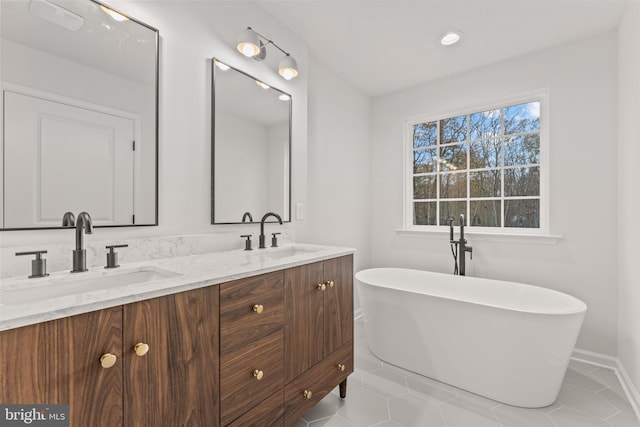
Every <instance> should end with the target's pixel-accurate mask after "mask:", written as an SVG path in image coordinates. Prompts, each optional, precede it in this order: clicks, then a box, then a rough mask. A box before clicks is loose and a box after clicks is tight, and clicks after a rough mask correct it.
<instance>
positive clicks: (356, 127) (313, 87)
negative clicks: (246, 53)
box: [293, 58, 372, 304]
mask: <svg viewBox="0 0 640 427" xmlns="http://www.w3.org/2000/svg"><path fill="white" fill-rule="evenodd" d="M309 68H310V71H309V73H310V80H309V171H308V180H309V204H308V207H307V209H305V215H306V218H307V224H308V228H307V229H306V231H305V232H304V234H302V233H300V234H298V236H297V237H299V240H301V241H306V242H315V243H321V244H330V245H338V246H349V247H354V248H356V255H355V261H354V264H355V265H354V269H355V271H358V270H359V269H361V268H365V267H368V266H369V264H370V246H371V236H370V233H369V231H370V227H369V224H370V218H371V212H370V200H371V191H372V187H371V180H370V176H371V175H370V171H371V167H370V164H371V143H370V130H371V118H370V112H371V111H370V105H371V101H370V99H369V98H368V97H366V96H365V95H363V94H362V93H360V92H359V91H358V90H356V89H354V88H353V87H352V86H350V85H348V84H347V83H345V82H344V81H343V80H342V79H341V78H339V77H338V76H336V75H335V74H334V73H333V72H332V71H330V70H329V69H328V68H327V67H325V66H324V65H323V64H322V63H320V62H319V61H317V60H314V59H313V58H311V60H310V67H309ZM293 215H294V217H295V206H294V212H293ZM357 303H358V302H357V301H356V304H357Z"/></svg>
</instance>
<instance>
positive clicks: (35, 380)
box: [0, 255, 353, 427]
mask: <svg viewBox="0 0 640 427" xmlns="http://www.w3.org/2000/svg"><path fill="white" fill-rule="evenodd" d="M102 356H104V358H102ZM101 358H102V359H101ZM351 372H353V256H352V255H348V256H344V257H340V258H335V259H329V260H325V261H321V262H315V263H312V264H307V265H302V266H298V267H293V268H289V269H285V270H280V271H276V272H272V273H266V274H262V275H259V276H255V277H249V278H245V279H240V280H235V281H232V282H227V283H222V284H220V285H219V286H208V287H203V288H199V289H195V290H191V291H185V292H180V293H176V294H172V295H167V296H163V297H159V298H152V299H148V300H143V301H140V302H135V303H131V304H126V305H123V306H118V307H113V308H107V309H103V310H98V311H94V312H90V313H86V314H80V315H76V316H71V317H67V318H63V319H59V320H53V321H49V322H44V323H39V324H34V325H31V326H25V327H21V328H16V329H11V330H7V331H3V332H0V386H1V388H0V403H4V404H7V403H21V404H69V410H70V416H69V421H70V423H69V425H70V426H72V427H87V426H91V427H102V426H104V427H116V426H122V427H164V426H166V427H176V426H194V427H197V426H201V427H205V426H206V427H216V426H218V425H222V426H233V427H248V426H260V427H271V426H273V427H275V426H278V427H283V426H290V425H292V424H294V423H295V422H296V421H297V420H298V419H299V418H300V416H302V415H303V414H304V413H305V412H306V411H307V410H308V409H310V408H311V407H312V406H314V405H315V404H316V403H317V402H318V401H320V400H321V399H322V397H324V396H325V395H326V394H327V393H329V392H330V391H331V390H332V389H333V388H335V387H336V386H337V385H338V384H340V386H341V393H343V392H345V390H346V378H347V376H348V375H349V374H350V373H351Z"/></svg>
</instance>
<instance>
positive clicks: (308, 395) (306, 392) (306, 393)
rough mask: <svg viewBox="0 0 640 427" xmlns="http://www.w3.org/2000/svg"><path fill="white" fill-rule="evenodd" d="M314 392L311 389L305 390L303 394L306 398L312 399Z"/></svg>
mask: <svg viewBox="0 0 640 427" xmlns="http://www.w3.org/2000/svg"><path fill="white" fill-rule="evenodd" d="M312 394H313V393H311V390H305V391H303V392H302V396H303V397H305V398H306V399H311V395H312Z"/></svg>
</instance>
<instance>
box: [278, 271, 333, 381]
mask: <svg viewBox="0 0 640 427" xmlns="http://www.w3.org/2000/svg"><path fill="white" fill-rule="evenodd" d="M322 276H323V269H322V262H318V263H314V264H307V265H302V266H299V267H294V268H290V269H288V270H286V271H285V279H284V307H285V310H284V311H285V320H284V337H285V339H284V360H285V367H284V370H285V382H287V381H290V380H292V379H293V378H295V377H297V376H298V375H300V374H301V373H303V372H305V371H306V370H307V369H309V368H310V367H312V366H313V365H315V364H316V363H318V362H319V361H320V360H322V357H323V350H324V341H323V335H324V318H323V311H324V293H325V292H324V291H322V290H320V289H318V285H319V284H320V283H322V282H323V280H322Z"/></svg>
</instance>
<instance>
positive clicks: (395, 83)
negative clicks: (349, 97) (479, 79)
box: [255, 0, 640, 96]
mask: <svg viewBox="0 0 640 427" xmlns="http://www.w3.org/2000/svg"><path fill="white" fill-rule="evenodd" d="M631 1H640V0H631ZM255 2H256V3H257V4H258V5H260V6H261V7H262V8H263V9H264V10H266V11H267V12H268V13H269V14H271V15H273V16H274V17H276V18H277V19H278V20H280V21H281V22H282V23H283V24H284V25H285V26H287V27H289V28H290V29H292V30H293V31H294V32H295V33H297V34H298V35H299V36H301V37H302V38H303V39H304V40H305V41H306V42H307V43H308V45H309V52H310V55H311V56H312V57H313V58H316V59H317V60H319V61H321V62H322V63H324V64H325V65H327V66H328V67H329V68H331V69H332V70H333V71H335V72H336V73H337V74H339V75H340V76H342V77H343V78H344V79H345V80H347V81H348V82H350V83H351V84H352V85H353V86H355V87H356V88H358V89H360V90H361V91H362V92H364V93H365V94H367V95H369V96H378V95H383V94H387V93H391V92H395V91H399V90H402V89H405V88H408V87H412V86H415V85H418V84H420V83H424V82H427V81H430V80H434V79H438V78H442V77H445V76H449V75H453V74H457V73H461V72H464V71H468V70H472V69H474V68H478V67H481V66H484V65H488V64H492V63H496V62H500V61H504V60H506V59H509V58H513V57H517V56H521V55H524V54H527V53H531V52H534V51H537V50H541V49H545V48H548V47H551V46H554V45H558V44H563V43H568V42H571V41H574V40H578V39H581V38H585V37H589V36H591V35H595V34H599V33H603V32H606V31H610V30H613V29H615V28H616V27H617V26H618V24H619V22H620V19H621V18H622V16H623V13H624V10H625V8H626V4H627V2H626V1H624V0H420V1H418V0H255ZM449 30H459V31H462V33H463V34H464V36H463V39H462V40H461V42H459V43H458V44H456V45H454V46H449V47H444V46H441V45H440V44H439V41H438V40H439V36H440V35H441V34H443V33H445V32H446V31H449ZM285 45H286V44H285ZM292 55H293V56H294V57H295V52H292Z"/></svg>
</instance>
